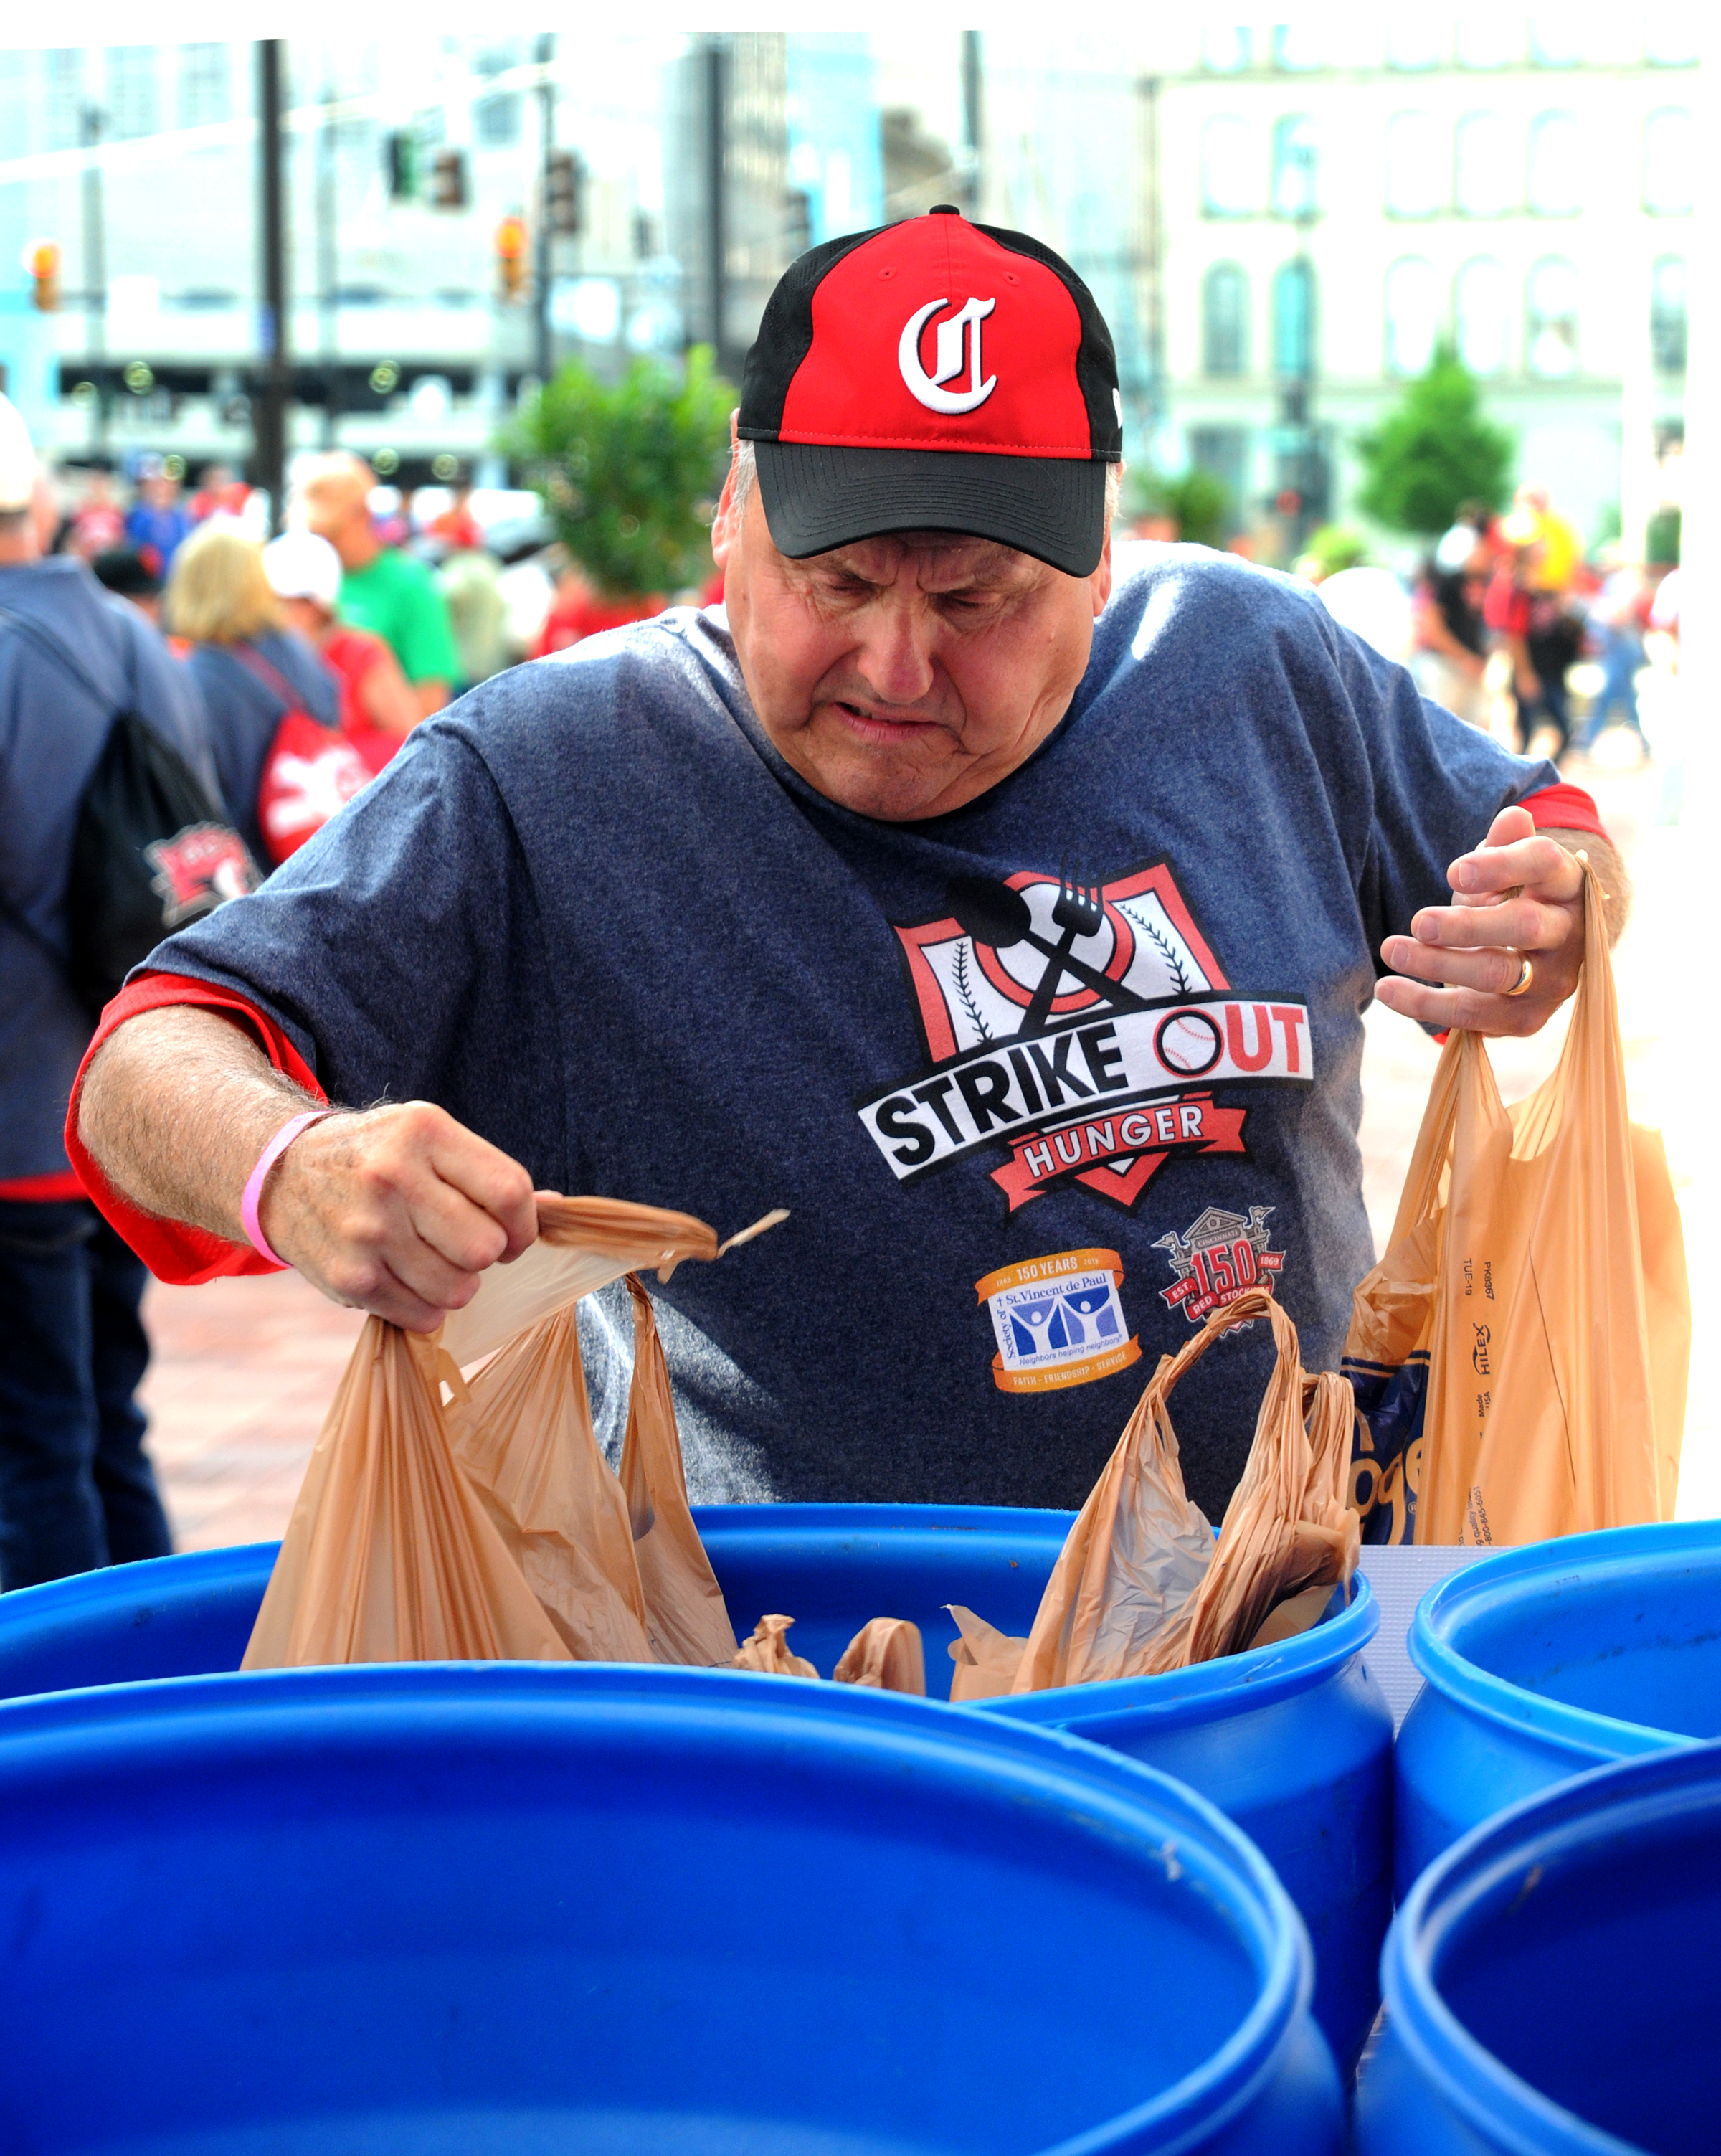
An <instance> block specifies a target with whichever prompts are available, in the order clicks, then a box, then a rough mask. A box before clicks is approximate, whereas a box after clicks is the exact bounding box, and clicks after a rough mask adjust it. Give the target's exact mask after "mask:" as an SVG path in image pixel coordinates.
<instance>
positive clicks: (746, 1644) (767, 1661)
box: [730, 1617, 818, 1678]
mask: <svg viewBox="0 0 1721 2156" xmlns="http://www.w3.org/2000/svg"><path fill="white" fill-rule="evenodd" d="M794 1622H795V1620H794V1619H793V1618H792V1617H761V1619H760V1620H759V1622H758V1623H757V1624H756V1625H755V1626H754V1627H753V1630H752V1631H751V1632H750V1634H749V1635H748V1636H747V1638H746V1639H745V1640H743V1641H742V1642H741V1644H740V1646H739V1647H738V1648H736V1650H735V1660H734V1661H733V1662H732V1663H731V1664H730V1667H731V1668H732V1669H737V1670H751V1671H754V1672H755V1675H757V1676H766V1677H815V1678H816V1677H817V1676H818V1671H817V1670H816V1669H815V1668H814V1667H813V1666H812V1663H811V1662H809V1661H807V1659H806V1658H805V1656H803V1655H797V1654H796V1653H795V1652H793V1650H791V1647H790V1645H789V1642H788V1640H787V1639H786V1637H785V1635H786V1633H787V1632H788V1631H789V1630H790V1628H791V1626H792V1625H793V1624H794Z"/></svg>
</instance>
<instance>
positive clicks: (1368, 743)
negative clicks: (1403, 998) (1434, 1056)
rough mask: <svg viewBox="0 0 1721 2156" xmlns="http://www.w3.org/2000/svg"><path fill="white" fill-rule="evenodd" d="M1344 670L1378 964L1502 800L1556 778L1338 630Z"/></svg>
mask: <svg viewBox="0 0 1721 2156" xmlns="http://www.w3.org/2000/svg"><path fill="white" fill-rule="evenodd" d="M1334 634H1335V635H1336V638H1337V641H1338V660H1339V674H1340V676H1341V679H1342V680H1343V683H1344V685H1345V690H1346V691H1347V697H1348V702H1349V705H1350V713H1351V716H1352V718H1353V720H1354V722H1355V725H1356V726H1357V727H1358V729H1359V730H1360V733H1361V736H1362V747H1363V751H1364V754H1365V758H1366V761H1367V766H1368V774H1369V786H1368V799H1369V806H1370V819H1369V829H1368V833H1367V837H1366V843H1365V849H1364V855H1363V865H1362V872H1361V875H1360V878H1359V880H1358V887H1357V897H1358V901H1359V903H1360V906H1361V910H1362V916H1363V922H1364V927H1365V932H1366V934H1367V936H1368V939H1369V947H1370V952H1372V953H1373V955H1374V959H1375V966H1376V968H1377V969H1380V970H1384V968H1381V962H1380V945H1381V943H1382V942H1383V941H1384V940H1385V939H1386V937H1388V936H1395V935H1403V934H1406V933H1407V932H1408V931H1409V928H1410V924H1411V917H1412V916H1414V915H1415V914H1416V912H1417V911H1419V910H1420V909H1421V907H1423V906H1442V905H1445V904H1447V903H1448V902H1449V901H1450V899H1451V896H1452V888H1451V885H1449V884H1448V883H1447V869H1448V867H1449V866H1450V865H1452V862H1453V861H1454V860H1457V857H1458V855H1460V854H1464V853H1468V852H1469V851H1470V850H1471V849H1472V848H1473V847H1474V846H1477V845H1479V844H1481V842H1482V840H1483V838H1484V837H1485V836H1486V835H1487V833H1488V826H1489V824H1492V823H1493V819H1494V818H1495V817H1496V816H1497V815H1498V814H1499V812H1500V810H1501V809H1502V808H1509V807H1510V806H1511V805H1512V804H1513V803H1514V802H1517V801H1521V800H1522V799H1523V798H1524V796H1525V795H1526V794H1527V793H1538V792H1539V791H1541V790H1542V789H1543V788H1546V787H1551V786H1555V785H1557V784H1558V783H1559V778H1560V774H1559V773H1557V772H1556V771H1555V768H1554V767H1553V765H1552V764H1551V763H1549V762H1546V761H1545V760H1544V759H1541V758H1537V757H1519V756H1514V755H1512V754H1511V753H1510V752H1509V751H1508V750H1506V749H1503V748H1502V747H1500V745H1499V743H1498V742H1496V741H1495V740H1494V739H1493V737H1492V736H1490V735H1488V734H1487V733H1484V732H1483V730H1482V729H1481V728H1480V727H1479V726H1471V725H1469V724H1468V723H1467V721H1465V720H1463V719H1460V718H1455V717H1454V716H1453V715H1452V713H1451V712H1450V711H1444V710H1442V707H1441V706H1439V705H1438V704H1435V703H1431V702H1430V701H1429V700H1428V699H1427V698H1426V696H1421V695H1420V694H1419V693H1418V691H1417V689H1416V683H1415V682H1414V681H1413V680H1411V676H1410V675H1409V674H1408V673H1407V672H1406V670H1405V669H1404V668H1403V667H1402V666H1399V665H1394V664H1393V662H1392V661H1391V660H1387V659H1383V658H1382V657H1381V656H1380V654H1379V653H1378V652H1376V651H1374V650H1372V649H1370V647H1369V646H1368V645H1367V644H1365V643H1363V642H1362V640H1361V639H1360V638H1359V637H1356V636H1355V635H1353V634H1351V632H1350V630H1348V629H1336V628H1335V631H1334Z"/></svg>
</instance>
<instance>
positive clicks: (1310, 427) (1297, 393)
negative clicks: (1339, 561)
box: [1279, 137, 1325, 561]
mask: <svg viewBox="0 0 1721 2156" xmlns="http://www.w3.org/2000/svg"><path fill="white" fill-rule="evenodd" d="M1285 164H1286V169H1287V171H1288V173H1289V174H1290V175H1291V184H1292V188H1293V190H1294V198H1293V202H1292V204H1291V215H1292V222H1293V224H1294V225H1295V227H1296V231H1297V251H1296V253H1295V254H1293V256H1292V258H1291V259H1290V262H1289V263H1288V265H1287V267H1288V269H1289V271H1290V281H1289V285H1288V289H1287V295H1286V296H1287V303H1288V306H1287V311H1288V314H1289V316H1290V319H1289V321H1287V322H1285V323H1283V325H1282V330H1283V333H1284V340H1285V343H1286V345H1287V346H1288V350H1287V351H1286V352H1285V359H1286V362H1287V363H1286V366H1285V368H1284V373H1283V389H1282V391H1281V411H1280V423H1281V441H1282V444H1283V447H1282V449H1281V452H1280V459H1279V507H1280V511H1281V513H1282V514H1283V515H1284V516H1285V517H1286V521H1287V522H1288V524H1289V526H1290V532H1291V557H1292V559H1293V561H1294V560H1295V559H1296V558H1297V557H1298V555H1300V554H1301V553H1303V552H1304V550H1305V549H1306V547H1308V544H1309V534H1310V532H1311V531H1313V529H1314V521H1315V518H1316V516H1318V515H1319V513H1320V511H1321V506H1322V500H1323V497H1324V493H1325V474H1324V470H1323V460H1322V457H1321V453H1320V443H1319V436H1318V434H1317V433H1316V430H1315V428H1314V411H1313V407H1314V338H1315V316H1314V305H1315V302H1314V264H1313V262H1312V261H1311V260H1310V259H1309V234H1310V232H1311V231H1312V230H1313V229H1314V219H1315V200H1314V174H1315V162H1314V143H1313V142H1311V141H1309V140H1308V139H1307V138H1306V137H1304V138H1302V139H1299V140H1298V141H1294V142H1292V143H1289V144H1288V145H1287V146H1286V158H1285Z"/></svg>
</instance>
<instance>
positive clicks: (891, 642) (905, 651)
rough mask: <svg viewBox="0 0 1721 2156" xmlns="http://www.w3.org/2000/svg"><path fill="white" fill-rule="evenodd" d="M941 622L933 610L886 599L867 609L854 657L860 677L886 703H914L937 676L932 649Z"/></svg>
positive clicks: (929, 690)
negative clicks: (938, 621) (864, 623)
mask: <svg viewBox="0 0 1721 2156" xmlns="http://www.w3.org/2000/svg"><path fill="white" fill-rule="evenodd" d="M937 637H938V624H937V622H936V621H935V619H933V618H932V615H931V613H930V609H928V608H923V607H919V606H917V605H915V604H914V603H912V602H903V603H897V602H895V601H893V600H885V601H884V602H883V603H880V604H876V605H873V606H871V607H868V608H867V610H866V625H865V628H864V629H863V633H862V635H861V639H860V644H859V648H858V650H857V652H856V654H855V657H856V661H857V664H858V667H859V670H860V675H861V678H862V679H863V680H864V681H865V683H866V684H867V686H868V688H869V689H870V690H872V691H873V695H874V696H877V697H878V701H879V702H880V703H884V704H914V703H918V702H919V701H920V699H921V698H922V697H923V696H929V695H930V693H931V690H932V685H933V682H934V680H935V678H936V676H935V670H934V667H933V649H934V646H935V644H936V641H937Z"/></svg>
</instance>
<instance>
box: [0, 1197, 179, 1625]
mask: <svg viewBox="0 0 1721 2156" xmlns="http://www.w3.org/2000/svg"><path fill="white" fill-rule="evenodd" d="M145 1278H146V1275H145V1271H144V1266H143V1262H142V1260H141V1259H139V1258H136V1257H135V1256H134V1255H132V1253H131V1251H130V1250H128V1249H127V1248H126V1246H125V1244H124V1243H123V1242H122V1241H121V1240H120V1238H119V1236H118V1235H115V1233H114V1230H113V1229H111V1228H110V1227H109V1225H108V1224H107V1222H106V1221H105V1220H104V1219H102V1217H101V1215H100V1214H99V1213H98V1212H97V1211H96V1209H95V1207H94V1206H93V1205H91V1204H89V1203H88V1202H87V1201H86V1200H83V1199H79V1200H77V1201H75V1202H71V1203H67V1204H25V1203H21V1202H19V1201H18V1200H15V1199H0V1588H13V1587H32V1586H34V1585H35V1584H36V1583H37V1582H38V1581H39V1580H44V1579H60V1578H64V1576H65V1575H66V1574H67V1573H74V1572H90V1571H93V1570H95V1568H96V1567H97V1566H99V1565H105V1564H128V1563H131V1561H132V1560H133V1559H134V1558H145V1557H165V1556H166V1553H167V1552H168V1551H169V1550H170V1549H172V1547H173V1544H172V1537H171V1536H170V1535H169V1533H168V1529H167V1518H166V1514H165V1513H164V1512H162V1510H161V1498H160V1497H159V1496H157V1494H156V1478H155V1473H154V1471H153V1470H152V1469H151V1466H150V1462H149V1456H148V1455H147V1454H146V1452H145V1450H144V1449H143V1434H144V1428H145V1422H144V1415H143V1411H142V1409H141V1408H140V1407H139V1406H138V1405H137V1403H136V1399H134V1398H133V1395H134V1394H136V1390H137V1387H138V1384H139V1382H140V1381H141V1378H142V1377H143V1373H144V1371H145V1369H146V1368H147V1366H148V1363H149V1359H150V1344H149V1341H148V1338H147V1337H146V1335H145V1332H144V1329H143V1325H142V1322H141V1320H140V1318H139V1317H138V1306H139V1305H140V1303H141V1301H142V1300H143V1288H144V1281H145Z"/></svg>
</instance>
